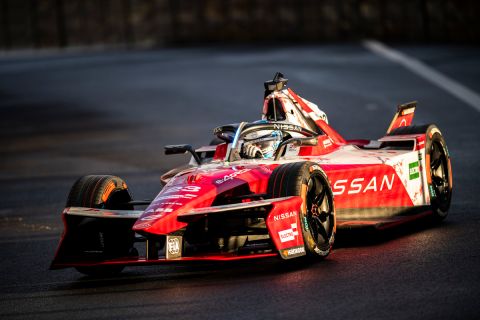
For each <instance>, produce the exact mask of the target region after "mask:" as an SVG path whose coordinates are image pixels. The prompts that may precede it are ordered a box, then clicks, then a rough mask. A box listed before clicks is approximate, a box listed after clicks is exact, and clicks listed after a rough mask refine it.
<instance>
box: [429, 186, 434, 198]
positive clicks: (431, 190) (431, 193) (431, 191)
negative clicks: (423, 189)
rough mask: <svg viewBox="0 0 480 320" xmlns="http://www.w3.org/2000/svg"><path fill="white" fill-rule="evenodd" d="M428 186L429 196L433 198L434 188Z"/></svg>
mask: <svg viewBox="0 0 480 320" xmlns="http://www.w3.org/2000/svg"><path fill="white" fill-rule="evenodd" d="M428 187H429V189H430V196H431V197H432V198H435V197H436V194H435V189H433V187H432V186H428Z"/></svg>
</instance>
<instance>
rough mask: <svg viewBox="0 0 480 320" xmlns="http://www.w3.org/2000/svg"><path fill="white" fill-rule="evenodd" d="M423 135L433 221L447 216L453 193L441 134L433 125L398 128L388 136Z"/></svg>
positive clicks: (448, 159) (451, 179) (448, 162)
mask: <svg viewBox="0 0 480 320" xmlns="http://www.w3.org/2000/svg"><path fill="white" fill-rule="evenodd" d="M405 134H425V170H426V175H427V184H428V192H429V194H430V206H431V209H432V212H433V219H434V220H435V221H442V220H443V219H445V218H446V217H447V215H448V210H449V208H450V203H451V200H452V191H453V183H452V181H453V176H452V165H451V160H450V154H449V153H448V149H447V144H446V143H445V139H444V138H443V135H442V133H441V132H440V130H439V129H438V127H437V126H436V125H434V124H426V125H419V126H408V127H400V128H397V129H395V130H393V131H392V132H391V133H390V134H389V135H393V136H395V135H405Z"/></svg>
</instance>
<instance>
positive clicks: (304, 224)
mask: <svg viewBox="0 0 480 320" xmlns="http://www.w3.org/2000/svg"><path fill="white" fill-rule="evenodd" d="M302 221H303V228H304V229H305V231H307V232H308V230H309V228H308V221H307V217H303V219H302Z"/></svg>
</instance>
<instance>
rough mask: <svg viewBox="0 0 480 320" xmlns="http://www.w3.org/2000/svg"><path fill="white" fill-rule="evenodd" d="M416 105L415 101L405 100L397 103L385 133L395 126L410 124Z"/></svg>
mask: <svg viewBox="0 0 480 320" xmlns="http://www.w3.org/2000/svg"><path fill="white" fill-rule="evenodd" d="M416 107H417V101H412V102H407V103H404V104H401V105H399V106H398V107H397V112H396V113H395V115H394V116H393V119H392V122H391V123H390V126H389V127H388V129H387V133H386V134H389V133H390V132H391V131H393V130H394V129H396V128H399V127H407V126H409V125H410V124H412V121H413V116H414V114H415V108H416Z"/></svg>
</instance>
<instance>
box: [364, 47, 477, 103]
mask: <svg viewBox="0 0 480 320" xmlns="http://www.w3.org/2000/svg"><path fill="white" fill-rule="evenodd" d="M363 45H364V46H365V48H367V49H368V50H370V51H372V52H373V53H375V54H377V55H379V56H381V57H383V58H386V59H388V60H390V61H393V62H396V63H398V64H401V65H402V66H404V67H405V68H407V69H408V70H410V71H412V72H413V73H415V74H417V75H419V76H421V77H423V78H424V79H426V80H428V81H430V82H432V83H434V84H436V85H437V86H439V87H440V88H442V89H443V90H445V91H447V92H448V93H450V94H452V95H453V96H455V97H457V98H458V99H460V100H462V101H463V102H465V103H466V104H468V105H469V106H471V107H473V108H474V109H475V110H477V111H478V112H480V96H479V95H478V94H477V93H476V92H474V91H472V90H471V89H469V88H467V87H465V86H464V85H462V84H460V83H458V82H457V81H455V80H453V79H450V78H449V77H447V76H445V75H443V74H441V73H440V72H438V71H436V70H434V69H432V68H430V67H429V66H427V65H426V64H425V63H423V62H421V61H419V60H417V59H415V58H412V57H409V56H408V55H406V54H404V53H401V52H399V51H397V50H394V49H392V48H389V47H387V46H386V45H384V44H383V43H381V42H378V41H375V40H367V41H364V42H363Z"/></svg>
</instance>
